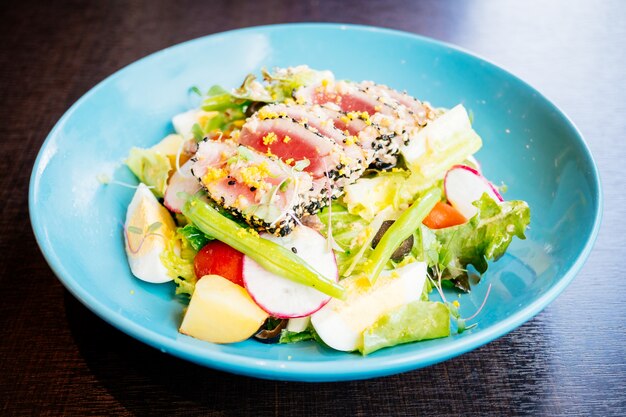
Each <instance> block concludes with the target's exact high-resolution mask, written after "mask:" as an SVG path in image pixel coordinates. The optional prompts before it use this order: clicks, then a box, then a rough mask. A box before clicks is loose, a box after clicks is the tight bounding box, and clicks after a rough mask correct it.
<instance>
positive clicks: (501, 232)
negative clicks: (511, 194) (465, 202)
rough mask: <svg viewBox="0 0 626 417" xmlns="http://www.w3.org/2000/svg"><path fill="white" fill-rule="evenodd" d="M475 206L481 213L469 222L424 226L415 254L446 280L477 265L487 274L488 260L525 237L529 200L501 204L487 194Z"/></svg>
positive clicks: (528, 219)
mask: <svg viewBox="0 0 626 417" xmlns="http://www.w3.org/2000/svg"><path fill="white" fill-rule="evenodd" d="M474 205H475V206H476V207H477V208H478V213H476V215H475V216H474V217H472V218H471V219H470V220H469V221H468V222H467V223H464V224H461V225H458V226H453V227H448V228H445V229H438V230H430V229H428V228H427V227H426V226H422V227H420V229H419V231H418V233H417V235H418V236H417V239H416V241H417V242H418V243H417V245H416V247H415V248H414V256H416V257H417V258H418V259H421V260H424V261H426V262H427V263H428V264H429V266H431V267H433V268H438V269H439V271H440V272H443V278H444V279H455V278H459V277H467V271H466V268H467V266H468V265H472V266H474V268H476V271H478V272H479V273H480V274H483V273H484V272H485V271H486V270H487V266H488V265H487V261H496V260H498V259H499V258H500V257H501V256H502V255H504V253H505V252H506V250H507V248H508V247H509V244H510V243H511V241H512V240H513V237H514V236H517V237H518V238H520V239H525V238H526V236H525V234H524V232H525V230H526V228H527V227H528V224H529V223H530V209H529V207H528V204H527V203H526V202H525V201H505V202H502V203H497V202H496V201H494V200H493V199H492V198H491V197H489V196H488V195H487V194H486V193H485V194H483V196H482V198H481V199H480V200H478V201H476V202H474Z"/></svg>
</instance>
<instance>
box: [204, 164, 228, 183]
mask: <svg viewBox="0 0 626 417" xmlns="http://www.w3.org/2000/svg"><path fill="white" fill-rule="evenodd" d="M226 175H227V174H226V170H225V169H223V168H208V169H207V171H206V174H204V177H202V182H203V183H205V184H210V183H212V182H215V181H217V180H220V179H222V178H224V177H226Z"/></svg>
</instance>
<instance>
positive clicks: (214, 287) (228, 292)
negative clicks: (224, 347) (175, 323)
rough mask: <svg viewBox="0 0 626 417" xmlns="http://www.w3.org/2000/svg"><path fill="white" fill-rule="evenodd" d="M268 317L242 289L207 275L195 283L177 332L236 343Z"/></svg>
mask: <svg viewBox="0 0 626 417" xmlns="http://www.w3.org/2000/svg"><path fill="white" fill-rule="evenodd" d="M267 317H268V316H267V313H266V312H265V311H263V310H262V309H261V308H259V306H258V305H256V303H255V302H254V301H252V299H251V298H250V296H249V295H248V293H247V292H246V290H245V289H243V288H242V287H240V286H239V285H237V284H235V283H233V282H231V281H229V280H227V279H226V278H224V277H221V276H219V275H206V276H204V277H202V278H201V279H200V280H198V282H197V283H196V288H195V290H194V292H193V295H192V296H191V300H190V301H189V307H187V312H186V313H185V317H184V318H183V322H182V324H181V325H180V332H181V333H183V334H186V335H188V336H192V337H195V338H196V339H201V340H206V341H207V342H213V343H235V342H240V341H242V340H246V339H247V338H249V337H250V336H252V335H253V334H254V333H255V332H256V331H257V330H258V329H259V327H261V325H262V324H263V322H264V321H265V319H267Z"/></svg>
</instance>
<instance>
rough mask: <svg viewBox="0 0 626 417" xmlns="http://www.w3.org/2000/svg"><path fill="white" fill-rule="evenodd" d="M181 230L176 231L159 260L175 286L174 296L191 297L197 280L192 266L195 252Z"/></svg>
mask: <svg viewBox="0 0 626 417" xmlns="http://www.w3.org/2000/svg"><path fill="white" fill-rule="evenodd" d="M183 229H184V228H179V229H178V230H177V231H176V233H175V235H174V236H173V237H172V238H171V239H170V241H169V242H168V245H167V247H166V249H165V251H163V253H162V254H161V257H160V259H161V262H162V263H163V265H164V266H165V268H166V269H167V272H168V275H169V276H170V277H172V279H173V280H174V283H175V284H176V294H185V295H188V296H191V295H192V294H193V291H194V289H195V287H196V281H197V280H198V278H197V277H196V273H195V270H194V265H193V260H194V258H195V257H196V253H197V251H196V250H195V249H194V247H193V246H192V245H191V243H190V241H189V240H187V238H186V237H185V234H184V233H181V230H183Z"/></svg>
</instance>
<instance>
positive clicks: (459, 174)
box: [444, 165, 504, 219]
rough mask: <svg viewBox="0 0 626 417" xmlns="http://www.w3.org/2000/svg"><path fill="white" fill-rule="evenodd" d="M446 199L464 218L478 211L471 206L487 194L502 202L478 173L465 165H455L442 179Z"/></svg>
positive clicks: (494, 190)
mask: <svg viewBox="0 0 626 417" xmlns="http://www.w3.org/2000/svg"><path fill="white" fill-rule="evenodd" d="M444 188H445V191H446V198H447V199H448V201H449V202H450V204H452V206H453V207H454V208H455V209H457V210H458V211H459V212H460V213H461V214H462V215H463V216H465V218H467V219H470V218H472V217H473V216H474V215H475V214H476V212H478V209H477V208H476V207H475V206H474V205H473V204H472V203H473V202H474V201H476V200H479V199H480V197H482V195H483V193H487V194H488V195H489V196H490V197H491V198H493V199H494V200H495V201H497V202H501V201H504V199H503V198H502V196H501V195H500V193H499V192H498V190H496V188H495V187H494V186H493V184H491V183H490V182H489V181H488V180H487V179H486V178H485V177H483V176H482V175H480V172H478V171H476V170H475V169H474V168H471V167H468V166H467V165H455V166H453V167H452V168H450V170H449V171H448V172H447V173H446V177H445V179H444Z"/></svg>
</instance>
